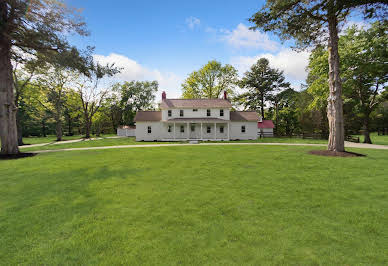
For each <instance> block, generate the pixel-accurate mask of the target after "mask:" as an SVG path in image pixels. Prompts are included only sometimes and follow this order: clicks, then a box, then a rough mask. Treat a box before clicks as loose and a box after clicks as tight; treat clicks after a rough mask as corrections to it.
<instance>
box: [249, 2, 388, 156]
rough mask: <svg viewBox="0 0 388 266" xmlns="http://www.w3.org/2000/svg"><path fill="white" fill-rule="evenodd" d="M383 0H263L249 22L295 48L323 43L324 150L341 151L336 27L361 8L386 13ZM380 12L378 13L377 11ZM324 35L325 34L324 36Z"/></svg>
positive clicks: (371, 13) (369, 14)
mask: <svg viewBox="0 0 388 266" xmlns="http://www.w3.org/2000/svg"><path fill="white" fill-rule="evenodd" d="M385 5H386V1H384V0H381V1H376V0H369V1H368V0H362V1H353V0H343V1H338V0H323V1H322V0H311V1H306V0H293V1H285V0H267V2H266V4H265V6H264V7H263V8H262V9H261V10H260V11H259V12H257V13H255V14H254V15H253V16H252V17H251V18H250V21H251V22H253V23H254V24H255V26H254V27H253V28H254V29H257V28H262V29H264V30H265V31H272V32H275V33H276V34H278V35H279V36H280V38H282V39H283V40H287V39H291V38H292V39H294V40H295V44H296V45H295V46H296V47H297V48H301V49H303V48H306V47H309V46H311V45H317V44H322V43H323V42H327V47H328V51H329V59H328V64H329V89H330V94H329V97H328V106H327V116H328V120H329V129H330V131H329V132H330V135H329V143H328V150H330V151H344V150H345V146H344V119H343V106H342V98H341V96H342V83H341V78H340V59H339V55H338V33H339V31H340V29H339V26H341V23H342V22H344V21H345V20H346V18H347V17H348V16H349V14H351V12H352V11H354V10H356V9H360V8H363V12H364V15H365V17H366V18H371V17H373V16H376V15H381V16H384V15H387V10H386V9H385ZM380 11H381V12H380ZM326 36H327V37H326Z"/></svg>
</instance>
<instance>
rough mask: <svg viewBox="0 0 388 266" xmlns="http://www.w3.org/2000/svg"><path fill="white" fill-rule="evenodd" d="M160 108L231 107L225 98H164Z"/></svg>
mask: <svg viewBox="0 0 388 266" xmlns="http://www.w3.org/2000/svg"><path fill="white" fill-rule="evenodd" d="M160 108H162V109H167V108H232V104H231V103H230V102H229V101H228V100H225V99H165V100H163V101H162V102H161V104H160Z"/></svg>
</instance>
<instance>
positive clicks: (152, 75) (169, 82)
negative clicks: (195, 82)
mask: <svg viewBox="0 0 388 266" xmlns="http://www.w3.org/2000/svg"><path fill="white" fill-rule="evenodd" d="M94 58H95V60H96V61H98V62H100V63H101V64H107V63H110V64H111V63H114V64H115V66H117V67H119V68H122V69H121V73H119V74H117V75H116V76H115V78H117V79H119V80H121V81H131V80H157V81H158V82H159V92H158V94H157V95H156V99H157V100H159V99H160V98H161V96H160V94H161V92H162V91H166V93H167V95H168V96H169V97H170V98H173V97H174V98H177V97H179V96H180V94H181V91H180V85H181V82H182V79H181V78H180V77H179V76H177V75H176V74H174V73H168V72H161V71H159V70H158V69H148V68H146V67H144V66H142V65H140V64H139V63H138V62H136V61H135V60H132V59H130V58H128V57H126V56H124V55H120V54H115V53H111V54H109V55H108V56H104V55H94Z"/></svg>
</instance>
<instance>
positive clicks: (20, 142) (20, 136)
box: [16, 112, 24, 146]
mask: <svg viewBox="0 0 388 266" xmlns="http://www.w3.org/2000/svg"><path fill="white" fill-rule="evenodd" d="M18 113H19V112H18ZM18 116H19V115H18V114H17V115H16V126H17V134H18V145H19V146H22V145H24V143H23V125H22V123H21V121H20V120H21V119H20V118H19V117H18Z"/></svg>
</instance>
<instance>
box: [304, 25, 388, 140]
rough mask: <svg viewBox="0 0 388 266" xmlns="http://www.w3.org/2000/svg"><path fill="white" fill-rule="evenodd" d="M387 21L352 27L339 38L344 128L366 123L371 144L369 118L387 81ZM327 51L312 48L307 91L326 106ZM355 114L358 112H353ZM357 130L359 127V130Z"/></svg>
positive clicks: (365, 133)
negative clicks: (362, 27)
mask: <svg viewBox="0 0 388 266" xmlns="http://www.w3.org/2000/svg"><path fill="white" fill-rule="evenodd" d="M386 36H387V22H386V21H384V22H375V23H373V24H372V26H371V28H369V29H367V30H364V29H357V27H355V26H354V27H352V28H350V29H348V30H347V31H346V32H345V34H344V35H342V36H341V37H340V38H339V55H340V56H341V58H342V64H341V71H342V77H343V90H344V91H343V98H344V99H345V104H344V109H345V110H346V109H347V110H348V111H347V112H344V115H345V117H347V123H345V129H347V131H349V128H350V127H351V123H352V120H353V121H354V122H356V121H357V120H358V121H360V118H361V124H362V125H363V129H364V130H363V131H364V136H365V137H364V142H366V143H371V141H372V140H371V139H370V135H369V131H370V118H371V114H372V112H373V111H374V110H375V109H376V108H377V107H378V104H379V103H380V102H381V101H383V100H384V97H383V96H382V95H380V94H381V93H382V92H383V91H384V89H385V87H386V83H387V80H388V75H387V73H388V69H387V67H388V66H387V64H386V61H387V58H388V50H387V46H388V39H387V37H386ZM327 58H328V52H327V51H325V49H324V48H323V47H319V48H316V49H314V50H313V52H312V54H311V56H310V62H309V67H308V69H309V75H308V79H307V83H308V85H309V89H308V91H309V92H310V93H311V94H312V95H313V96H314V101H313V102H312V105H313V107H316V108H318V109H320V108H321V106H323V105H324V100H325V98H327V95H328V94H329V89H328V86H327V83H326V80H327V79H328V74H327V71H326V69H327V67H325V62H327ZM326 66H327V65H326ZM354 114H356V115H354ZM356 130H358V129H356Z"/></svg>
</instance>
